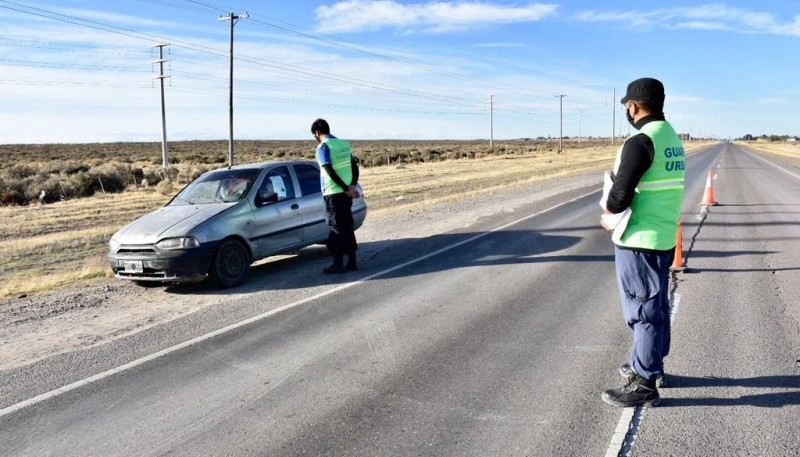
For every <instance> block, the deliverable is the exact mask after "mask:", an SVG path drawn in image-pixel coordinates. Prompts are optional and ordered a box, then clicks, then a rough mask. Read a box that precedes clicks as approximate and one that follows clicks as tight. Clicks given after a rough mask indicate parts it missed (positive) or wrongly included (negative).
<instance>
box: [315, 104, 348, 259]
mask: <svg viewBox="0 0 800 457" xmlns="http://www.w3.org/2000/svg"><path fill="white" fill-rule="evenodd" d="M311 133H312V134H313V135H314V138H315V139H316V140H317V143H318V145H317V150H316V156H317V162H318V163H319V166H320V181H321V186H322V196H323V198H324V199H325V210H326V212H327V213H328V226H329V227H330V233H329V234H328V242H327V246H328V251H330V253H331V255H333V264H331V266H329V267H327V268H325V269H324V270H322V271H323V273H326V274H338V273H345V272H346V271H348V270H349V271H356V270H358V264H357V263H356V249H358V244H357V243H356V235H355V227H354V222H353V211H352V206H353V199H354V198H358V197H359V193H358V190H357V189H356V183H358V163H357V160H356V159H355V158H354V157H353V153H352V151H351V150H350V144H349V143H348V142H347V141H344V140H340V139H339V138H336V137H335V136H333V135H331V128H330V126H329V125H328V122H327V121H325V119H317V120H315V121H314V122H313V123H312V124H311ZM345 255H347V256H348V257H347V265H345V264H344V256H345Z"/></svg>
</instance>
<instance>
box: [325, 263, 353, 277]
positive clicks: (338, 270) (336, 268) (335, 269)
mask: <svg viewBox="0 0 800 457" xmlns="http://www.w3.org/2000/svg"><path fill="white" fill-rule="evenodd" d="M322 272H323V273H325V274H326V275H338V274H342V273H347V270H345V269H344V266H343V265H341V264H339V265H337V264H333V265H331V266H329V267H328V268H326V269H324V270H322Z"/></svg>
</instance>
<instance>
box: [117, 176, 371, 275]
mask: <svg viewBox="0 0 800 457" xmlns="http://www.w3.org/2000/svg"><path fill="white" fill-rule="evenodd" d="M358 191H359V193H362V190H361V188H360V187H359V188H358ZM366 215H367V204H366V202H365V201H364V198H363V194H362V196H361V197H359V198H357V199H354V200H353V217H354V219H355V226H356V228H358V227H360V226H361V225H362V224H363V223H364V219H365V218H366ZM327 237H328V225H327V220H326V212H325V203H324V202H323V199H322V192H321V191H320V170H319V167H318V165H317V164H316V162H312V161H282V162H263V163H254V164H247V165H237V166H234V167H231V168H222V169H218V170H213V171H209V172H207V173H204V174H203V175H201V176H200V177H198V178H197V179H195V180H194V181H192V182H191V183H190V184H189V185H187V186H186V187H185V188H184V189H183V190H181V191H180V192H179V193H178V194H177V195H176V196H175V197H173V198H172V200H171V201H170V202H169V203H167V205H166V206H164V207H162V208H160V209H158V210H156V211H153V212H152V213H150V214H147V215H145V216H143V217H141V218H139V219H137V220H135V221H133V222H131V223H130V224H128V225H126V226H125V227H123V228H122V229H120V230H119V231H118V232H117V233H115V234H114V235H113V236H112V237H111V240H110V241H109V252H108V262H109V264H110V266H111V269H112V270H113V271H114V275H115V276H116V277H117V278H120V279H129V280H133V281H135V282H137V283H138V284H140V285H153V284H158V283H169V282H193V281H199V280H202V279H204V278H206V277H209V276H210V277H211V278H213V279H214V280H215V281H216V282H217V283H218V284H219V285H220V286H222V287H234V286H237V285H239V284H241V283H243V282H244V280H245V279H246V277H247V274H248V272H249V271H250V265H251V264H252V263H253V262H254V261H256V260H258V259H263V258H265V257H268V256H271V255H276V254H281V253H286V252H290V251H295V250H298V249H300V248H303V247H306V246H310V245H312V244H316V243H323V242H325V240H326V239H327Z"/></svg>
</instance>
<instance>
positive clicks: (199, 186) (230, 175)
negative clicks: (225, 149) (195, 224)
mask: <svg viewBox="0 0 800 457" xmlns="http://www.w3.org/2000/svg"><path fill="white" fill-rule="evenodd" d="M258 171H259V170H258V169H243V170H219V171H214V172H211V173H207V174H205V175H203V176H200V177H199V178H197V179H195V180H194V181H192V182H191V184H189V185H188V186H186V188H185V189H183V190H182V191H181V192H180V193H179V194H178V195H176V196H175V198H174V199H173V200H172V203H170V205H197V204H203V203H231V202H238V201H240V200H241V199H243V198H244V196H245V195H247V192H248V191H250V188H251V187H252V186H253V181H255V179H256V176H258Z"/></svg>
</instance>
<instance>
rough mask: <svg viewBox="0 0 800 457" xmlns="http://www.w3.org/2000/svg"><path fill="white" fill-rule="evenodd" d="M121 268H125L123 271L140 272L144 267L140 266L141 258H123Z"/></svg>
mask: <svg viewBox="0 0 800 457" xmlns="http://www.w3.org/2000/svg"><path fill="white" fill-rule="evenodd" d="M122 269H123V270H125V273H142V272H144V267H143V266H142V261H141V260H123V261H122Z"/></svg>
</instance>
